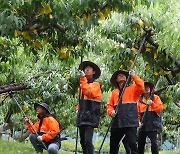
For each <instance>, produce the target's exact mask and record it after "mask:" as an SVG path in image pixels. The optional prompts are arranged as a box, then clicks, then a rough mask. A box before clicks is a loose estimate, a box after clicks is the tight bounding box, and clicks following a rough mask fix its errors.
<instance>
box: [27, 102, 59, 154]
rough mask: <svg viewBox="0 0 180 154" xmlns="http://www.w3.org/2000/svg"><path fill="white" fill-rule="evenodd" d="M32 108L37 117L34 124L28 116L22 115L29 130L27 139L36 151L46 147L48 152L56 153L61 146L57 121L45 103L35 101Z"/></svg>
mask: <svg viewBox="0 0 180 154" xmlns="http://www.w3.org/2000/svg"><path fill="white" fill-rule="evenodd" d="M34 109H35V111H36V114H37V117H38V118H39V119H38V120H37V121H36V122H35V124H34V125H33V123H32V122H31V120H30V119H29V117H27V116H25V117H24V118H25V121H26V127H27V129H28V130H29V131H30V132H31V134H30V136H29V140H30V141H31V143H32V145H33V147H34V149H35V150H36V152H37V153H38V152H39V153H42V152H43V149H46V148H47V149H46V150H48V153H49V154H57V153H58V150H59V149H60V146H61V141H60V134H59V132H60V128H59V123H58V122H57V121H56V119H55V118H54V117H53V116H52V115H51V114H50V112H49V106H48V105H47V104H46V103H35V104H34ZM37 135H38V136H37Z"/></svg>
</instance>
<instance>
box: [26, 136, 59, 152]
mask: <svg viewBox="0 0 180 154" xmlns="http://www.w3.org/2000/svg"><path fill="white" fill-rule="evenodd" d="M29 140H30V141H31V143H32V145H33V147H34V149H35V150H36V152H40V153H42V152H43V149H44V148H45V147H44V146H43V144H42V142H39V141H38V139H37V135H36V134H30V136H29ZM44 144H45V142H44ZM45 146H46V148H47V150H48V153H49V154H58V150H59V148H60V147H59V144H58V143H57V144H56V143H50V144H45Z"/></svg>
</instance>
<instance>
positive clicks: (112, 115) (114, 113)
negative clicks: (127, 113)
mask: <svg viewBox="0 0 180 154" xmlns="http://www.w3.org/2000/svg"><path fill="white" fill-rule="evenodd" d="M116 114H117V113H116V111H115V110H113V111H112V113H111V117H113V118H114V117H115V116H116Z"/></svg>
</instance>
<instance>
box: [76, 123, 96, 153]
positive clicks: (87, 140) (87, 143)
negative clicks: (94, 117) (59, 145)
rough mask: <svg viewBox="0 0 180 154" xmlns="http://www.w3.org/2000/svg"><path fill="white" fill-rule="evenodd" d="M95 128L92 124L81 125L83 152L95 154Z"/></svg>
mask: <svg viewBox="0 0 180 154" xmlns="http://www.w3.org/2000/svg"><path fill="white" fill-rule="evenodd" d="M93 131H94V128H93V127H91V126H81V127H79V132H80V143H81V147H82V150H83V154H93V153H94V146H93V143H92V138H93Z"/></svg>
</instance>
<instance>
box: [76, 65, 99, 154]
mask: <svg viewBox="0 0 180 154" xmlns="http://www.w3.org/2000/svg"><path fill="white" fill-rule="evenodd" d="M79 68H82V71H80V96H81V100H80V102H79V106H78V112H77V127H79V131H80V143H81V147H82V150H83V154H93V153H94V146H93V143H92V137H93V131H94V128H97V127H98V124H99V119H100V102H101V88H100V84H99V82H97V81H95V79H97V78H99V76H100V74H101V71H100V69H99V67H98V66H97V65H96V64H95V63H92V62H90V61H84V62H82V63H81V65H80V66H79Z"/></svg>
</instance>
